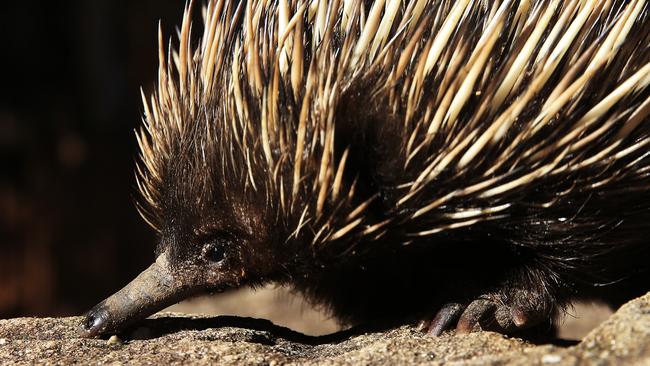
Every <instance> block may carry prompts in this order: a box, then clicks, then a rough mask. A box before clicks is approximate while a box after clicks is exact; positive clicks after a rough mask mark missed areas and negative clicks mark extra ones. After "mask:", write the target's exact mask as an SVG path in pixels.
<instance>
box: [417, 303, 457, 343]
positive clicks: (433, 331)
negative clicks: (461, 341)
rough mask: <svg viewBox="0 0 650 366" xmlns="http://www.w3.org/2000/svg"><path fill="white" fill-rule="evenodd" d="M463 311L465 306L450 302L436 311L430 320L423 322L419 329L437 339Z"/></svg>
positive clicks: (451, 325) (452, 324)
mask: <svg viewBox="0 0 650 366" xmlns="http://www.w3.org/2000/svg"><path fill="white" fill-rule="evenodd" d="M464 309H465V306H463V305H461V304H459V303H454V302H452V303H448V304H445V305H444V306H443V307H442V308H440V310H438V312H437V313H436V316H435V317H434V318H433V319H432V320H430V321H423V322H422V323H421V324H420V327H419V328H420V329H421V330H422V331H426V332H427V333H428V334H429V335H432V336H434V337H437V336H439V335H440V334H442V332H444V331H445V330H447V329H451V328H452V327H453V326H454V324H455V323H456V322H457V321H458V318H459V317H460V315H461V314H462V313H463V310H464Z"/></svg>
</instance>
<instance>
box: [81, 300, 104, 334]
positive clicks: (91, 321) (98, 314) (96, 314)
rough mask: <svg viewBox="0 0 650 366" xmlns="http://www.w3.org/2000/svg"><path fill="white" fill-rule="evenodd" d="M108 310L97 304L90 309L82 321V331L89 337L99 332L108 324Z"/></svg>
mask: <svg viewBox="0 0 650 366" xmlns="http://www.w3.org/2000/svg"><path fill="white" fill-rule="evenodd" d="M107 318H108V312H107V311H106V309H104V307H103V306H97V307H95V308H93V309H92V310H90V311H89V312H88V313H86V315H85V316H84V319H83V320H82V321H81V332H82V334H83V335H85V336H87V337H93V336H95V335H97V334H99V333H100V332H101V331H102V330H103V328H104V327H105V326H106V320H107Z"/></svg>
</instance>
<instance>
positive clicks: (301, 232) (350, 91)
mask: <svg viewBox="0 0 650 366" xmlns="http://www.w3.org/2000/svg"><path fill="white" fill-rule="evenodd" d="M192 8H193V6H192V4H189V5H187V6H186V8H185V13H184V18H183V22H182V26H181V28H180V30H179V38H180V41H179V44H178V50H174V49H172V47H171V46H170V48H169V51H167V52H168V53H166V51H165V47H164V45H163V37H162V36H160V37H159V43H160V55H159V58H160V61H159V62H160V69H159V74H158V85H157V90H156V91H155V92H154V93H153V95H152V96H151V97H150V98H146V97H144V95H143V99H144V128H143V129H142V131H140V132H139V133H138V134H137V138H138V142H139V144H140V148H141V160H142V163H141V164H140V165H139V167H138V170H137V176H138V182H139V185H138V187H139V191H140V192H141V196H142V200H140V201H139V203H138V208H139V210H140V212H141V213H142V216H143V217H144V219H145V220H146V221H147V222H148V223H149V224H150V225H151V226H152V227H153V228H155V229H156V230H157V232H158V233H159V236H160V244H159V246H158V249H157V260H156V261H155V263H154V264H152V265H151V267H149V268H148V269H146V270H145V271H144V272H142V274H140V275H139V276H138V277H137V278H136V279H135V280H133V282H131V283H130V284H129V285H127V286H126V287H125V288H123V289H122V290H120V291H119V292H117V293H116V294H115V295H113V296H111V297H109V298H108V299H106V300H105V301H103V302H101V303H100V304H99V305H97V306H96V307H95V308H94V309H92V310H91V311H90V312H89V313H88V314H87V315H86V318H85V320H84V323H83V328H84V330H85V334H86V335H88V336H94V335H98V334H103V333H109V332H115V331H117V330H119V329H121V328H122V327H124V326H125V325H126V324H128V323H131V322H133V321H136V320H138V319H141V318H143V317H145V316H147V315H149V314H151V313H153V312H154V311H157V310H158V309H161V308H163V307H165V306H167V305H170V304H172V303H174V302H176V301H178V300H180V299H183V298H186V297H189V296H191V295H195V294H199V293H205V292H220V291H223V290H226V289H229V288H235V287H240V286H246V285H248V286H257V285H261V284H265V283H268V282H276V283H280V284H285V285H291V286H293V287H294V288H295V289H297V290H298V291H300V292H302V293H304V294H305V295H306V296H307V298H308V299H311V300H312V301H313V302H314V303H316V304H321V305H323V306H325V307H327V308H328V309H329V310H331V311H332V313H333V314H334V315H336V316H337V317H338V318H339V319H341V321H343V322H347V323H370V324H380V323H381V324H384V323H385V324H393V323H399V322H406V321H410V320H417V319H424V320H425V328H426V329H428V331H429V332H430V333H433V334H439V333H440V332H441V331H443V330H444V329H447V328H450V327H454V326H455V327H456V328H457V329H458V330H459V331H470V330H473V329H478V328H483V329H493V330H498V331H502V332H515V331H517V330H521V329H525V328H529V327H532V326H535V325H545V324H546V325H548V324H550V323H549V322H550V321H552V319H554V317H555V316H556V315H557V314H558V313H559V312H561V311H562V309H564V308H565V307H566V306H567V304H569V303H570V301H572V300H574V299H577V298H584V299H603V300H604V301H607V302H609V303H611V304H620V303H621V302H622V301H624V300H625V299H627V298H630V297H631V296H633V295H635V294H638V293H641V292H642V291H644V290H646V289H647V288H648V287H649V286H648V284H649V283H650V281H648V280H650V275H649V272H648V269H649V268H650V265H649V264H648V263H649V260H648V259H650V258H649V256H648V255H649V254H650V223H649V222H650V117H649V116H650V88H649V87H648V86H649V84H650V21H649V17H650V5H648V3H647V2H646V1H643V0H630V1H623V0H567V1H561V0H532V1H531V0H521V1H513V0H503V1H484V0H458V1H451V0H443V1H432V0H413V1H401V0H377V1H369V0H342V1H338V0H334V1H320V0H309V1H307V0H305V1H303V0H277V1H260V0H249V1H237V2H235V1H226V0H212V1H210V2H209V4H207V6H205V7H204V8H203V19H204V30H203V34H202V36H201V37H200V40H195V37H192V34H191V33H192V32H191V30H192ZM161 34H162V32H161ZM196 42H198V46H196V47H194V46H193V44H197V43H196Z"/></svg>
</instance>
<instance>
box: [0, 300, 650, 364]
mask: <svg viewBox="0 0 650 366" xmlns="http://www.w3.org/2000/svg"><path fill="white" fill-rule="evenodd" d="M233 296H235V295H233ZM80 322H81V318H79V317H75V318H40V319H39V318H17V319H7V320H0V364H1V365H31V364H65V365H67V364H73V363H82V364H91V363H92V364H97V365H104V364H107V365H122V364H129V365H132V364H135V365H139V364H147V365H181V364H205V365H211V364H220V365H265V366H271V365H274V366H276V365H408V364H426V365H456V366H464V365H477V366H478V365H522V366H523V365H526V366H528V365H545V366H546V365H554V366H555V365H557V366H569V365H602V366H608V365H650V344H648V341H647V340H648V339H650V294H648V295H646V296H643V297H641V298H639V299H636V300H634V301H631V302H630V303H628V304H626V305H624V306H623V307H622V308H621V309H620V310H618V311H617V312H616V313H615V314H614V315H613V316H611V317H609V318H608V319H607V320H606V321H605V322H603V323H602V324H601V325H599V326H598V327H596V328H595V329H594V330H593V331H591V332H590V333H589V334H588V335H587V336H586V337H585V338H584V339H583V341H582V342H565V341H561V340H557V339H546V340H542V339H538V340H530V339H529V340H522V339H518V338H511V337H506V336H502V335H500V334H496V333H492V332H476V333H471V334H454V333H453V332H448V333H445V334H443V335H442V336H440V337H431V336H427V335H426V334H424V333H422V332H419V331H418V330H417V329H415V328H413V327H411V326H402V327H399V328H396V329H388V330H377V329H376V330H373V329H367V328H365V329H364V328H353V329H350V330H346V331H342V332H338V333H335V334H332V335H328V336H321V337H313V336H307V335H304V334H301V333H298V332H295V331H292V330H289V329H287V328H283V327H279V326H277V325H274V324H272V323H271V322H269V321H266V320H259V319H251V318H242V317H229V316H220V317H212V318H205V317H188V316H187V315H182V314H162V315H158V316H156V317H154V319H147V320H144V321H142V322H140V323H138V324H137V325H136V326H134V327H133V328H132V329H130V330H126V331H124V332H123V333H121V334H120V335H119V337H118V336H111V337H106V338H103V339H86V338H81V337H80V336H79V333H78V325H79V323H80Z"/></svg>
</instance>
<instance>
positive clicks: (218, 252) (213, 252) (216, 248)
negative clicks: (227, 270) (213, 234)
mask: <svg viewBox="0 0 650 366" xmlns="http://www.w3.org/2000/svg"><path fill="white" fill-rule="evenodd" d="M203 255H204V256H205V258H206V259H207V260H208V261H210V262H213V263H219V262H221V261H222V260H224V258H225V257H226V251H225V248H224V245H223V244H222V243H220V242H219V241H217V242H213V243H210V244H208V245H207V246H206V248H205V249H204V251H203Z"/></svg>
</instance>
